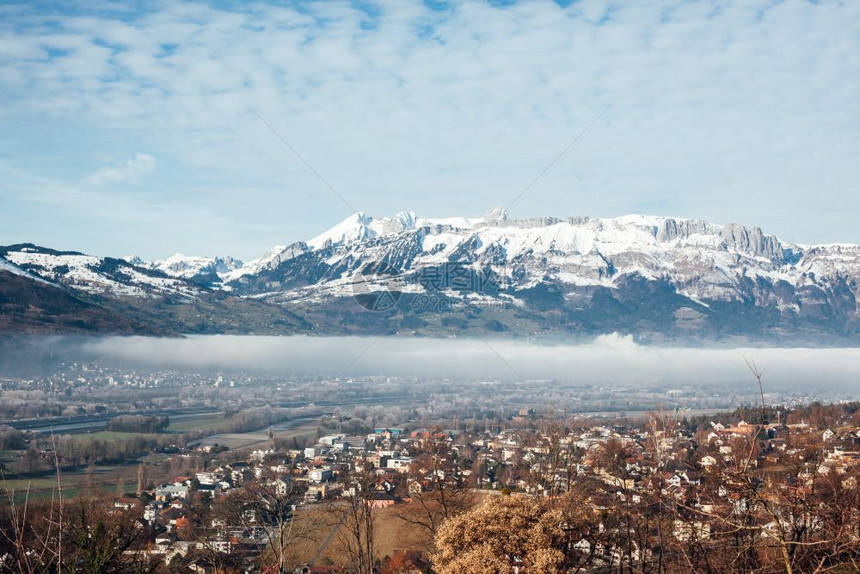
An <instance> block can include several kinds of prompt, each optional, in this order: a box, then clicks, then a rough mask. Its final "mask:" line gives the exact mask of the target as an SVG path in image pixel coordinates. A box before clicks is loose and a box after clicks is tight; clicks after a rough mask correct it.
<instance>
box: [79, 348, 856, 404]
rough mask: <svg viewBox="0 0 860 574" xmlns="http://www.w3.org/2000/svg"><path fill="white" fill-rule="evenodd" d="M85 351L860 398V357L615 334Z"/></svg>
mask: <svg viewBox="0 0 860 574" xmlns="http://www.w3.org/2000/svg"><path fill="white" fill-rule="evenodd" d="M77 346H79V348H78V351H79V352H80V353H81V355H80V356H81V358H82V359H84V360H92V361H96V362H102V363H104V364H109V365H113V366H136V367H151V368H164V369H184V370H198V371H203V370H225V371H229V370H241V371H246V372H261V373H263V372H265V373H283V374H285V375H286V374H295V375H303V374H322V375H331V376H341V377H354V376H362V375H392V376H421V377H435V378H439V377H448V378H455V379H468V380H506V381H516V380H520V379H527V380H529V379H554V380H558V381H565V382H571V383H577V382H583V383H594V382H607V383H662V384H669V385H671V384H675V383H677V384H690V383H693V384H701V385H707V384H712V383H714V384H716V383H723V382H728V381H737V380H749V379H750V377H751V375H750V372H749V370H748V368H747V365H746V363H745V360H744V359H745V358H747V359H750V360H752V361H754V362H755V364H756V365H757V366H758V368H759V370H760V371H762V372H763V373H764V379H765V380H766V381H767V382H768V384H770V385H773V386H780V387H794V386H795V385H796V386H797V387H798V388H804V387H807V388H810V387H814V388H848V389H850V388H857V390H858V392H860V385H858V383H860V349H858V348H840V349H811V348H792V349H780V348H735V349H699V348H680V347H651V346H641V345H638V344H636V343H635V342H634V341H633V339H632V338H631V337H629V336H628V337H624V336H618V335H614V334H613V335H604V336H600V337H598V338H597V339H595V340H594V341H592V342H590V343H585V344H576V345H544V344H536V343H528V342H523V341H511V340H504V341H502V340H482V339H413V338H385V337H381V338H362V337H331V338H320V337H299V336H297V337H240V336H192V337H188V338H186V339H155V338H145V337H131V338H127V337H111V338H104V339H89V340H84V341H82V342H79V343H77ZM855 386H856V387H855Z"/></svg>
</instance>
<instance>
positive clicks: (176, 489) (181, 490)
mask: <svg viewBox="0 0 860 574" xmlns="http://www.w3.org/2000/svg"><path fill="white" fill-rule="evenodd" d="M174 498H182V499H185V498H188V487H187V486H186V485H184V484H168V485H166V486H162V487H161V488H158V489H156V491H155V500H173V499H174Z"/></svg>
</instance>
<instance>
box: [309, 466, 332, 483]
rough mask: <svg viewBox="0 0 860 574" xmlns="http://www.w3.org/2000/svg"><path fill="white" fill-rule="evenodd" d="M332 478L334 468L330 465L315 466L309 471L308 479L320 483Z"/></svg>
mask: <svg viewBox="0 0 860 574" xmlns="http://www.w3.org/2000/svg"><path fill="white" fill-rule="evenodd" d="M331 479H332V470H331V467H330V466H324V467H322V468H314V469H311V470H310V472H308V480H309V481H310V482H315V483H320V482H326V481H329V480H331Z"/></svg>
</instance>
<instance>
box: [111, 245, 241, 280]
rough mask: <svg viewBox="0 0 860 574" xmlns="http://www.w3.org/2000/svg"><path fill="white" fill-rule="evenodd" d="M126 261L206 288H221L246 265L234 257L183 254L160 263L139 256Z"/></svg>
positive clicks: (128, 258)
mask: <svg viewBox="0 0 860 574" xmlns="http://www.w3.org/2000/svg"><path fill="white" fill-rule="evenodd" d="M125 261H127V262H128V263H131V264H132V265H135V266H137V267H143V268H144V269H153V270H156V271H160V272H162V273H164V274H165V275H169V276H171V277H179V278H181V279H187V280H189V281H192V282H194V283H197V284H200V285H203V286H206V287H215V286H220V285H221V282H222V280H223V278H224V277H228V276H230V274H231V273H233V272H235V271H236V270H237V269H241V268H242V266H243V265H244V263H242V262H241V261H239V260H238V259H233V258H232V257H229V256H227V257H198V256H188V255H183V254H182V253H176V254H175V255H171V256H170V257H168V258H167V259H162V260H160V261H152V262H148V261H144V260H143V259H141V258H140V257H137V256H134V255H132V256H129V257H126V258H125Z"/></svg>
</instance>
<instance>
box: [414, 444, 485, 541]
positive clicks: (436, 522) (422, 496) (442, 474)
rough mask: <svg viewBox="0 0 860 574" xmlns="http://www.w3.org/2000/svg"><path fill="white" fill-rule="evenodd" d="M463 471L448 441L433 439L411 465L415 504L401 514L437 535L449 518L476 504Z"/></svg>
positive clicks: (431, 533)
mask: <svg viewBox="0 0 860 574" xmlns="http://www.w3.org/2000/svg"><path fill="white" fill-rule="evenodd" d="M462 471H463V469H462V468H461V465H460V461H459V460H458V458H457V456H456V453H454V452H453V451H452V450H451V449H450V448H449V446H448V445H447V444H446V443H444V442H435V443H433V444H432V445H431V446H430V448H429V449H428V451H427V452H426V453H424V454H423V455H421V456H419V457H418V458H417V459H416V460H415V461H414V462H413V463H412V465H411V467H410V472H409V481H410V483H409V484H410V492H409V496H410V497H411V498H412V504H409V505H407V506H404V507H402V509H401V511H400V512H398V514H397V517H398V518H400V519H401V520H404V521H406V522H409V523H411V524H416V525H418V526H421V527H422V528H425V529H426V530H428V531H429V533H430V535H431V536H435V535H436V531H437V530H438V528H439V526H440V525H441V524H442V523H443V522H444V521H445V520H448V519H450V518H453V517H454V516H457V515H459V514H462V513H463V512H465V511H466V510H468V509H469V508H471V507H472V506H473V505H474V501H475V492H474V491H473V490H472V488H471V485H470V484H468V482H467V481H466V480H465V478H464V476H463V472H462Z"/></svg>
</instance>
